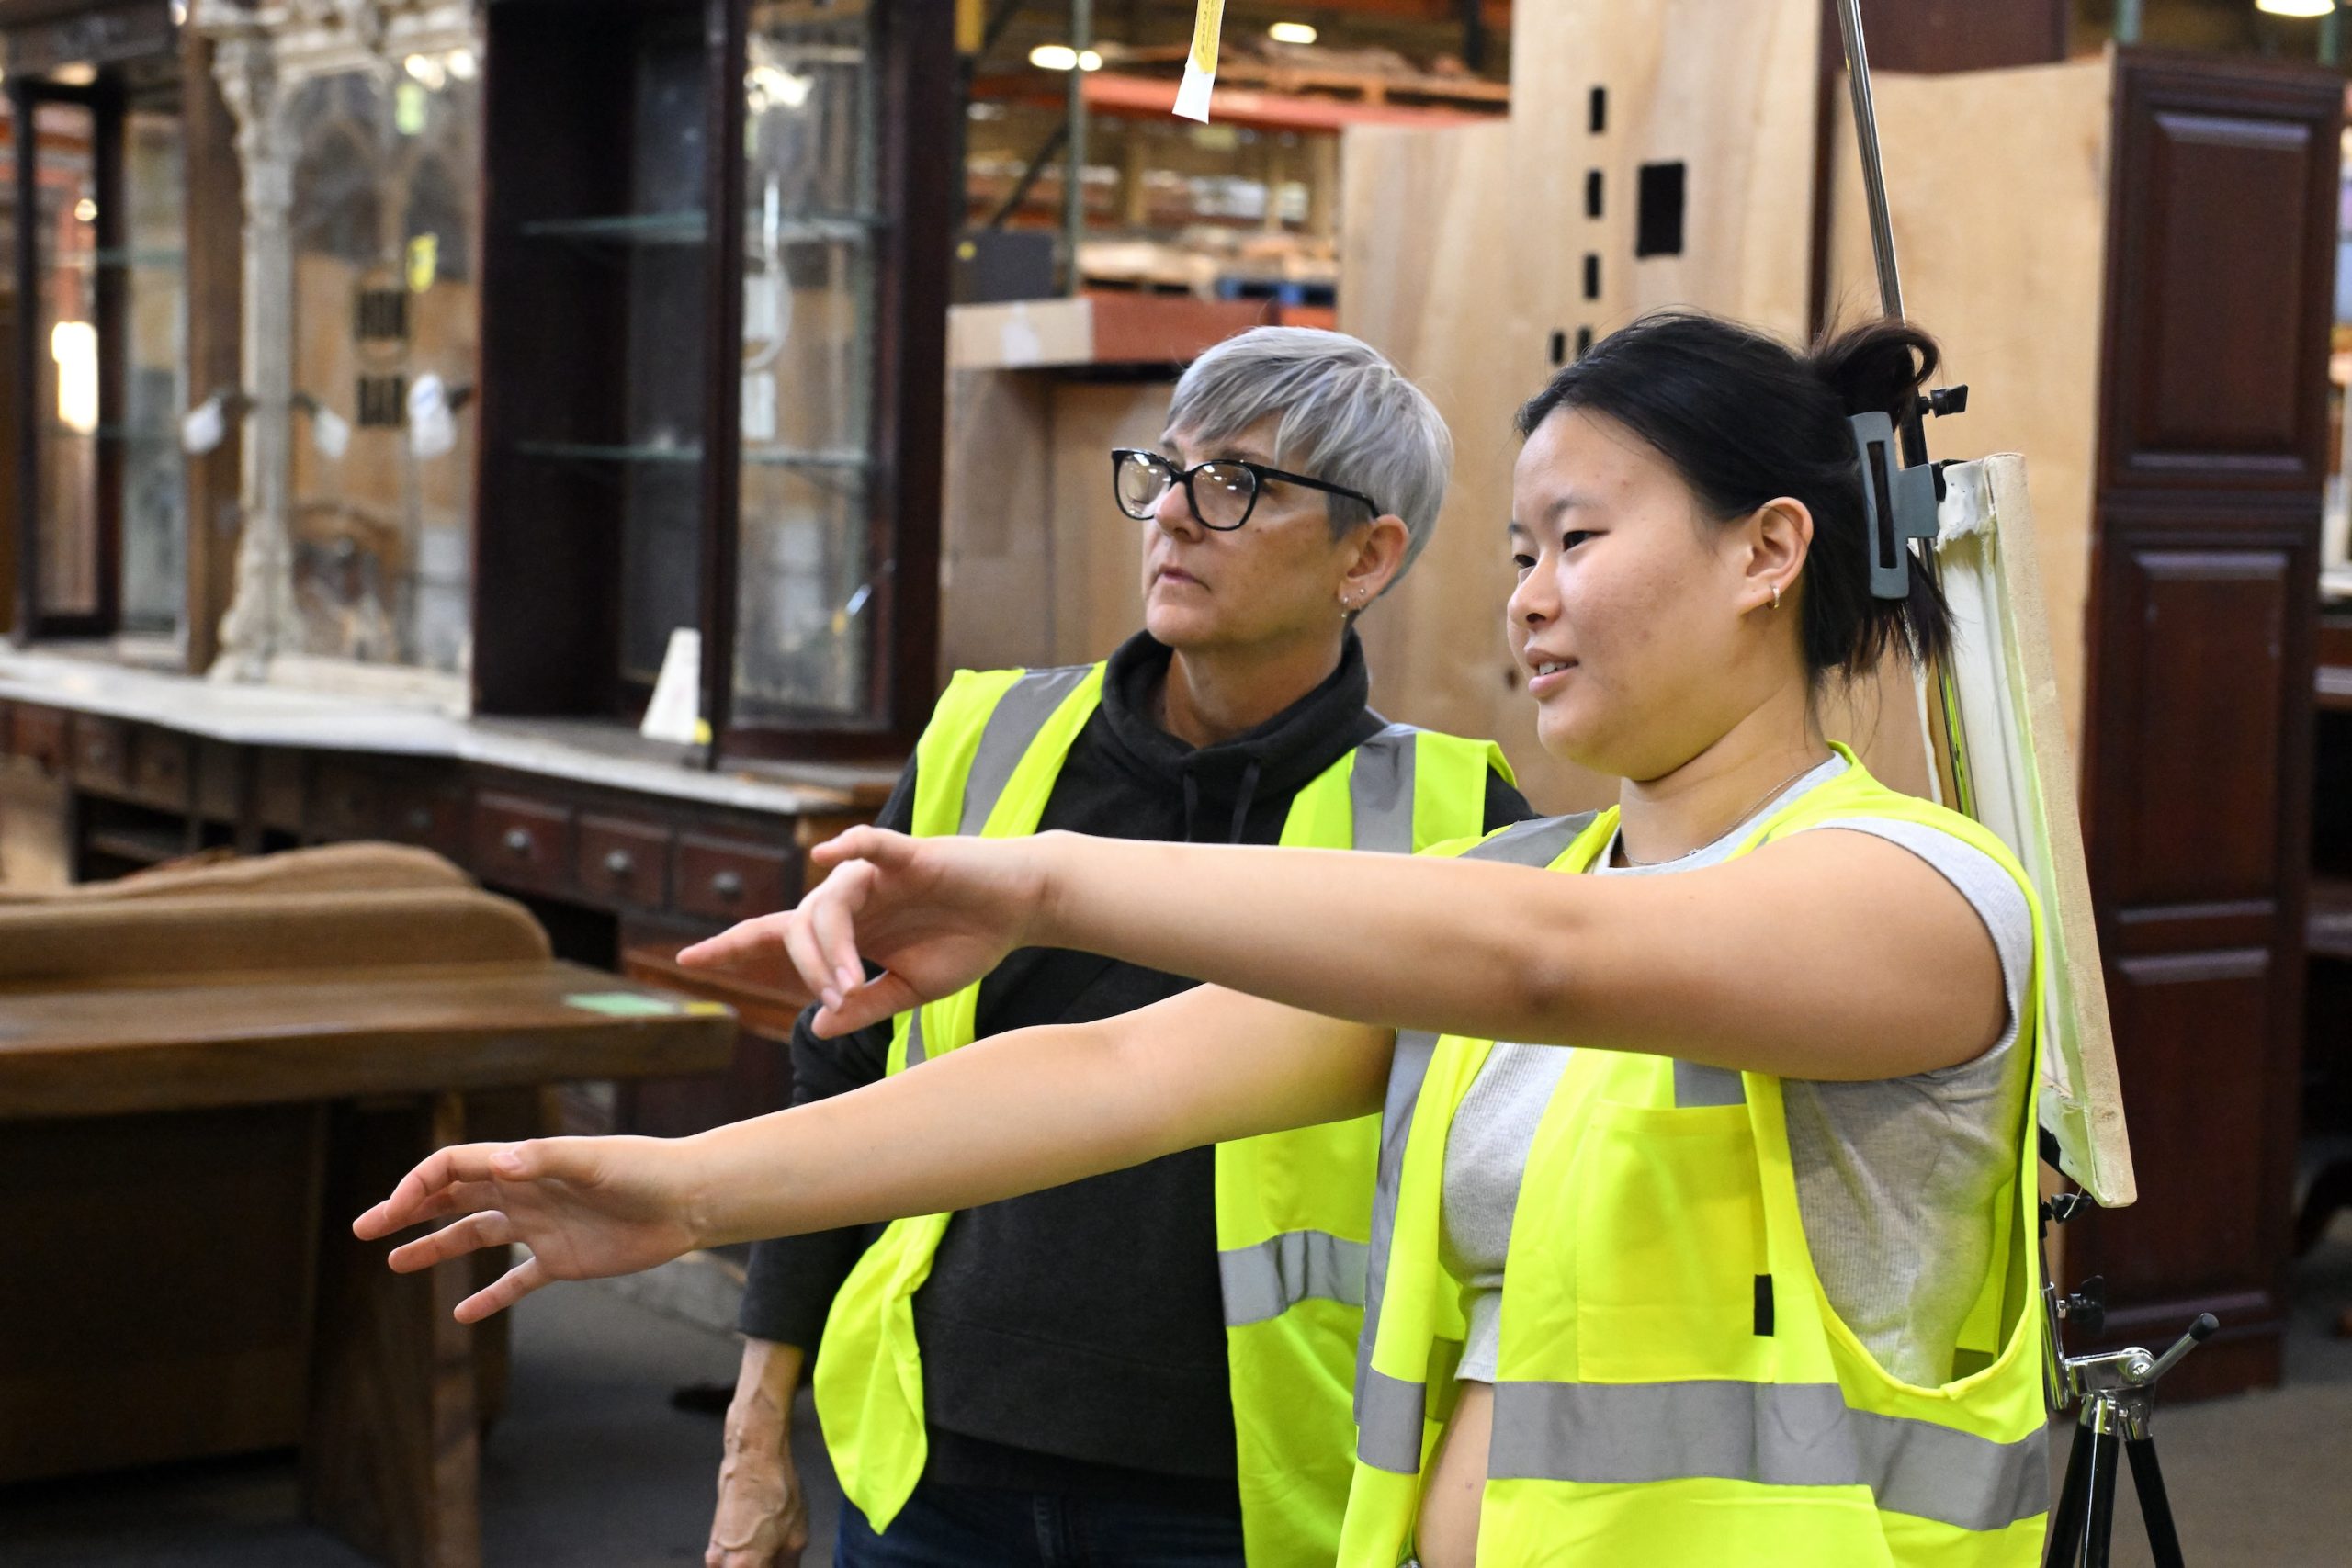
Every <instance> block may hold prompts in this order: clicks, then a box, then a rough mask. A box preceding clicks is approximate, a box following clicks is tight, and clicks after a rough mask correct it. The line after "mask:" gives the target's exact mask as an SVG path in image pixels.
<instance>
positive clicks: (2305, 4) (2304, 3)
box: [2254, 0, 2335, 17]
mask: <svg viewBox="0 0 2352 1568" xmlns="http://www.w3.org/2000/svg"><path fill="white" fill-rule="evenodd" d="M2254 8H2255V9H2256V10H2257V11H2267V12H2269V13H2270V14H2271V15H2272V16H2274V17H2324V16H2326V15H2327V14H2328V13H2329V12H2330V11H2333V10H2335V0H2254Z"/></svg>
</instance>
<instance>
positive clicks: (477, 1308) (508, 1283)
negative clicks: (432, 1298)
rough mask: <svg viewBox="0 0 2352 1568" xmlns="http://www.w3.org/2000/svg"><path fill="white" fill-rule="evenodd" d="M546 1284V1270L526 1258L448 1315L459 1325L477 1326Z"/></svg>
mask: <svg viewBox="0 0 2352 1568" xmlns="http://www.w3.org/2000/svg"><path fill="white" fill-rule="evenodd" d="M547 1282H548V1271H547V1270H546V1269H543V1268H541V1267H540V1266H539V1260H538V1259H537V1258H529V1259H526V1261H524V1262H521V1263H518V1264H516V1265H515V1267H514V1268H512V1269H508V1270H506V1272H505V1273H504V1274H503V1275H501V1276H500V1277H499V1279H498V1281H497V1282H496V1283H495V1284H492V1285H491V1286H490V1287H489V1288H487V1289H485V1290H480V1291H476V1292H474V1293H473V1294H472V1295H470V1296H468V1297H467V1298H466V1299H465V1300H464V1301H461V1302H459V1303H458V1310H457V1311H456V1312H454V1313H452V1314H450V1315H451V1316H453V1317H455V1318H456V1319H457V1320H458V1322H459V1323H480V1322H481V1320H482V1319H483V1318H485V1317H488V1316H490V1315H491V1314H492V1313H500V1312H504V1311H505V1310H506V1309H507V1308H508V1307H511V1306H513V1305H514V1304H515V1303H516V1302H519V1301H521V1300H522V1299H523V1298H524V1297H525V1296H527V1295H529V1294H530V1293H531V1292H533V1291H536V1290H537V1289H538V1288H539V1287H540V1286H541V1285H544V1284H546V1283H547Z"/></svg>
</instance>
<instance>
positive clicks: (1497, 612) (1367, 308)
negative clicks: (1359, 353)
mask: <svg viewBox="0 0 2352 1568" xmlns="http://www.w3.org/2000/svg"><path fill="white" fill-rule="evenodd" d="M1340 162H1341V167H1342V171H1343V178H1344V187H1343V195H1342V198H1341V199H1342V204H1343V205H1342V210H1343V211H1344V212H1345V213H1346V214H1348V222H1347V229H1346V233H1345V236H1344V238H1343V241H1342V245H1343V249H1342V254H1341V258H1340V265H1341V268H1342V276H1345V277H1346V279H1347V286H1346V287H1345V288H1343V289H1341V290H1340V330H1341V331H1343V332H1349V333H1354V334H1355V335H1356V336H1358V337H1361V338H1363V340H1364V341H1365V342H1367V343H1369V344H1372V345H1373V346H1374V347H1375V348H1377V349H1379V350H1380V351H1381V352H1382V353H1384V354H1385V355H1388V356H1389V357H1390V358H1391V359H1393V360H1395V361H1396V363H1397V366H1398V367H1400V368H1401V369H1403V370H1404V372H1405V373H1406V374H1407V375H1408V376H1410V377H1412V378H1413V379H1414V380H1415V381H1416V382H1417V383H1418V384H1419V386H1420V387H1421V389H1423V390H1424V391H1426V392H1428V393H1429V395H1430V399H1431V400H1433V401H1434V402H1435V403H1436V404H1437V406H1438V409H1439V412H1442V414H1443V415H1444V416H1445V420H1446V423H1447V424H1448V425H1449V426H1450V427H1452V429H1453V441H1454V465H1453V483H1452V485H1451V486H1450V488H1449V489H1448V491H1447V492H1446V502H1445V507H1444V510H1443V512H1442V513H1441V514H1440V516H1439V519H1438V529H1437V533H1436V536H1434V537H1433V538H1432V539H1431V541H1430V545H1429V547H1428V548H1427V549H1426V550H1425V551H1424V552H1423V553H1422V556H1421V558H1420V560H1419V562H1418V563H1417V564H1416V565H1415V568H1414V570H1413V572H1412V574H1411V575H1410V576H1409V577H1408V578H1407V579H1406V580H1405V581H1403V582H1402V583H1400V584H1398V585H1397V587H1396V588H1395V589H1393V590H1392V591H1391V592H1389V594H1388V595H1387V597H1386V598H1385V599H1384V600H1382V601H1381V602H1380V603H1379V604H1375V605H1374V606H1373V608H1372V609H1371V610H1370V611H1369V612H1368V613H1367V614H1366V615H1364V617H1363V621H1362V622H1361V623H1360V626H1361V629H1362V631H1363V637H1364V645H1365V651H1366V653H1367V655H1368V656H1369V658H1370V660H1371V663H1372V681H1373V692H1372V697H1373V705H1374V706H1375V707H1377V708H1378V709H1379V710H1380V711H1381V712H1382V713H1384V714H1385V715H1387V716H1389V717H1391V718H1396V719H1402V720H1404V721H1406V722H1408V723H1411V724H1420V725H1426V726H1428V727H1430V728H1436V729H1446V730H1451V731H1453V732H1454V733H1456V734H1462V735H1476V736H1482V737H1489V738H1491V739H1495V740H1498V741H1499V742H1500V743H1501V744H1502V747H1503V750H1505V752H1506V753H1507V754H1508V755H1509V756H1510V760H1511V763H1512V765H1513V767H1515V768H1516V769H1517V770H1518V771H1519V773H1520V782H1521V785H1522V787H1524V788H1525V790H1526V792H1527V795H1528V797H1529V798H1530V799H1531V800H1532V801H1534V802H1535V804H1536V805H1537V806H1538V807H1540V808H1542V809H1544V810H1546V811H1567V810H1575V809H1581V808H1583V807H1589V806H1597V805H1603V804H1607V803H1609V802H1611V801H1613V800H1614V799H1615V798H1616V786H1615V784H1614V782H1613V781H1611V780H1607V779H1602V778H1600V777H1598V776H1596V775H1594V774H1591V773H1585V772H1583V771H1582V770H1580V769H1576V768H1571V767H1568V766H1567V765H1566V764H1565V763H1559V762H1555V761H1552V760H1551V759H1549V758H1548V757H1546V756H1545V755H1544V750H1543V748H1542V746H1541V745H1540V744H1539V743H1538V742H1537V740H1536V739H1535V714H1534V705H1533V704H1532V702H1530V701H1529V700H1528V698H1527V697H1526V695H1525V694H1523V693H1522V692H1521V689H1520V684H1519V680H1518V675H1517V671H1516V670H1515V668H1514V666H1513V664H1512V661H1511V657H1510V649H1509V647H1508V645H1507V644H1506V643H1505V642H1504V639H1503V605H1504V601H1505V600H1506V599H1508V598H1509V597H1510V587H1511V572H1510V548H1509V545H1508V543H1507V540H1506V538H1505V534H1504V529H1505V526H1506V525H1508V524H1509V523H1510V471H1511V462H1512V459H1513V458H1514V457H1516V456H1517V454H1518V451H1519V441H1518V437H1517V436H1516V435H1515V434H1513V432H1512V428H1511V415H1512V412H1514V411H1515V410H1516V409H1517V407H1518V405H1519V404H1520V403H1521V401H1522V400H1525V399H1526V398H1528V397H1530V396H1532V395H1533V394H1534V393H1535V392H1536V391H1537V390H1538V389H1540V388H1541V387H1542V385H1543V381H1544V367H1543V366H1542V365H1540V364H1537V363H1534V362H1533V361H1532V359H1530V360H1529V362H1528V363H1525V364H1521V363H1518V362H1516V361H1515V360H1514V359H1513V358H1512V356H1511V355H1508V354H1506V353H1504V352H1503V351H1502V350H1503V343H1502V340H1503V337H1504V333H1505V332H1506V331H1507V323H1506V322H1505V321H1503V320H1502V319H1501V312H1500V311H1498V309H1497V302H1498V301H1500V300H1504V299H1509V298H1510V291H1511V289H1512V288H1513V287H1514V285H1513V265H1514V264H1513V259H1512V257H1511V254H1510V243H1509V241H1508V237H1507V234H1508V229H1509V224H1510V210H1511V205H1512V202H1513V200H1514V198H1515V194H1516V192H1517V190H1518V188H1519V185H1520V182H1519V181H1518V180H1517V179H1516V178H1515V177H1514V169H1513V166H1512V164H1511V141H1510V130H1509V128H1507V127H1505V126H1501V125H1493V126H1475V127H1468V128H1464V129H1458V130H1400V129H1396V128H1390V127H1367V128H1363V129H1359V130H1350V131H1349V132H1348V133H1347V139H1346V141H1345V143H1344V146H1343V148H1342V152H1341V155H1340ZM1395 213H1410V214H1412V215H1413V220H1412V221H1411V222H1410V223H1398V222H1395V221H1391V220H1387V218H1386V215H1388V214H1395ZM1366 214H1374V215H1378V216H1374V217H1373V218H1370V219H1369V220H1368V219H1367V218H1366V217H1365V215H1366ZM1520 357H1521V358H1527V357H1528V356H1524V355H1522V356H1520Z"/></svg>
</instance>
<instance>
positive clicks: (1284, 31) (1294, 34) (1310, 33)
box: [1266, 22, 1315, 43]
mask: <svg viewBox="0 0 2352 1568" xmlns="http://www.w3.org/2000/svg"><path fill="white" fill-rule="evenodd" d="M1266 36H1267V37H1268V38H1270V39H1273V40H1274V41H1275V42H1276V43H1313V42H1314V41H1315V29H1314V28H1311V27H1309V26H1308V25H1307V24H1306V23H1305V22H1276V23H1275V24H1274V25H1273V26H1272V27H1271V28H1267V29H1266Z"/></svg>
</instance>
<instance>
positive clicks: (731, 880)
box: [676, 833, 800, 920]
mask: <svg viewBox="0 0 2352 1568" xmlns="http://www.w3.org/2000/svg"><path fill="white" fill-rule="evenodd" d="M799 862H800V856H799V854H798V852H797V851H793V850H779V849H775V848H772V847H771V846H769V845H766V844H758V843H751V842H747V841H746V840H741V839H707V838H702V837H699V836H697V835H695V834H691V833H689V834H686V835H684V836H682V837H681V838H680V839H679V840H678V875H677V883H676V886H677V893H676V903H677V907H678V909H679V911H680V912H681V913H683V914H688V915H699V916H701V917H702V918H703V919H711V920H741V919H750V918H751V917H752V916H753V915H766V914H773V913H774V912H775V911H776V910H778V909H781V908H784V907H785V905H786V904H787V903H788V902H790V901H791V900H793V899H795V898H797V897H799V892H800V886H799V883H800V878H799V874H798V867H799Z"/></svg>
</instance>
